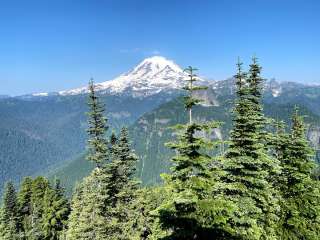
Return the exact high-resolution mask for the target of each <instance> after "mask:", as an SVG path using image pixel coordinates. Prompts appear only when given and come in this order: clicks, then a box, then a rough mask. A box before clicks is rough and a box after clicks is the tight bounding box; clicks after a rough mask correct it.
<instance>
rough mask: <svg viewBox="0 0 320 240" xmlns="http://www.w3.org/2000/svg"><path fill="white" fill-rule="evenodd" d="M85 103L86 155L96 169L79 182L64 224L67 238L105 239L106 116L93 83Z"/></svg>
mask: <svg viewBox="0 0 320 240" xmlns="http://www.w3.org/2000/svg"><path fill="white" fill-rule="evenodd" d="M88 105H89V107H90V112H89V113H88V125H89V126H88V130H87V132H88V135H89V140H88V148H89V152H88V156H87V159H88V160H89V161H93V162H95V163H96V168H95V169H94V170H93V171H92V172H91V174H90V175H89V176H88V177H86V178H85V179H84V180H83V182H82V183H81V185H80V187H79V189H78V191H77V194H75V195H74V196H73V200H72V205H71V216H70V221H69V223H68V225H69V229H68V231H67V239H70V240H72V239H88V240H91V239H92V240H100V239H107V238H108V234H107V228H106V223H107V212H106V208H107V196H108V194H107V184H108V178H107V177H108V176H107V172H106V163H107V160H108V157H110V154H109V153H108V150H109V149H108V141H107V139H106V130H107V129H108V126H107V125H106V123H107V119H106V118H105V117H104V105H103V104H102V103H101V102H100V100H99V97H98V96H97V95H96V92H95V86H94V84H93V81H92V80H91V81H90V83H89V99H88Z"/></svg>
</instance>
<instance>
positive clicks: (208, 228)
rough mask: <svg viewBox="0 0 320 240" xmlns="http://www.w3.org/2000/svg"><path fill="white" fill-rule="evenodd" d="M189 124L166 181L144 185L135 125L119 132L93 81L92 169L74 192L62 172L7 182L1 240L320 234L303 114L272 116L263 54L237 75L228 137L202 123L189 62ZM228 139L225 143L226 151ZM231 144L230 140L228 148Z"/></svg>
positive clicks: (182, 128) (175, 143) (176, 143)
mask: <svg viewBox="0 0 320 240" xmlns="http://www.w3.org/2000/svg"><path fill="white" fill-rule="evenodd" d="M185 72H186V73H187V74H188V76H189V79H187V81H186V86H185V87H184V91H185V92H186V94H185V96H184V99H183V100H184V107H185V110H186V111H185V113H184V114H186V117H187V120H188V121H187V123H179V124H177V125H175V126H172V127H171V129H172V130H173V131H174V134H171V139H170V141H169V142H168V143H167V144H166V147H168V149H172V150H173V152H174V154H173V156H172V158H171V163H172V167H171V169H170V172H168V173H164V174H161V178H162V179H163V184H160V185H157V186H153V187H143V186H142V185H141V182H140V180H139V178H138V176H139V174H137V169H136V168H137V163H138V157H137V155H136V154H135V152H134V151H133V148H132V146H131V141H132V139H130V137H129V133H128V129H127V128H126V127H123V128H122V129H121V131H120V132H119V133H115V132H113V131H112V126H109V122H108V119H107V118H106V115H107V114H106V111H108V109H106V108H105V106H104V104H103V102H102V101H101V99H100V97H99V96H98V95H97V93H96V90H95V85H94V83H93V81H90V83H89V94H88V106H89V109H90V111H89V112H88V113H87V119H88V128H87V134H88V142H87V149H86V151H87V154H86V159H87V161H89V162H90V163H91V164H93V165H94V167H93V170H92V171H91V173H90V174H89V175H88V176H86V177H85V178H84V179H83V180H82V181H81V182H79V183H78V184H77V186H76V187H75V189H74V191H73V194H72V197H71V199H70V200H69V199H68V198H67V197H66V196H65V193H64V189H63V187H62V184H61V183H60V181H59V180H58V179H54V180H53V181H49V180H48V179H46V178H45V177H41V176H39V177H35V178H30V177H26V178H25V179H24V180H23V181H22V183H21V185H20V187H19V189H16V188H15V186H14V184H13V183H12V182H8V183H7V184H6V187H5V189H4V196H3V201H2V207H1V210H0V239H10V240H11V239H26V240H29V239H32V240H36V239H39V240H40V239H48V240H49V239H50V240H58V239H59V240H61V239H68V240H73V239H74V240H75V239H77V240H81V239H89V240H90V239H92V240H94V239H97V240H99V239H123V240H124V239H128V240H129V239H163V240H169V239H204V240H205V239H243V240H246V239H249V240H251V239H252V240H282V239H284V240H286V239H290V240H291V239H297V240H300V239H301V240H304V239H307V240H317V239H320V198H319V196H320V192H319V191H320V182H319V179H318V178H317V177H316V176H317V174H316V171H317V167H316V163H315V152H314V151H313V149H312V148H311V146H310V143H309V142H308V141H307V138H306V128H305V123H304V116H303V115H302V114H301V112H300V110H299V108H298V107H297V106H291V107H292V108H293V109H292V111H291V112H292V116H291V122H290V124H287V123H285V122H282V121H278V119H272V118H270V117H266V116H265V115H264V111H263V107H262V93H263V81H264V80H263V78H262V76H261V67H260V66H259V63H258V60H257V59H256V58H253V60H252V63H251V64H250V66H249V69H248V71H244V70H243V65H242V63H241V62H240V61H239V62H238V64H237V73H236V75H235V79H236V81H235V88H236V98H235V100H234V103H233V112H232V124H231V122H230V128H231V131H230V134H229V139H226V140H221V139H212V138H210V135H211V134H212V132H214V131H215V130H216V129H217V128H218V127H220V126H221V125H222V124H223V122H221V121H215V120H213V121H199V118H198V117H197V114H199V113H198V111H197V110H196V109H197V107H196V106H197V105H199V104H200V103H201V100H199V99H198V98H197V97H196V94H195V93H196V92H199V91H203V90H204V89H205V87H204V86H199V85H197V80H198V77H197V69H195V68H193V67H188V68H187V69H185ZM221 146H223V149H221ZM224 146H225V148H224Z"/></svg>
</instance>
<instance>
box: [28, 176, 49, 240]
mask: <svg viewBox="0 0 320 240" xmlns="http://www.w3.org/2000/svg"><path fill="white" fill-rule="evenodd" d="M48 187H49V181H48V179H46V178H44V177H37V178H35V179H34V180H33V182H32V185H31V189H32V193H31V208H32V211H31V216H30V219H31V231H30V232H29V233H27V239H32V240H40V239H43V238H44V232H43V230H42V225H43V219H42V217H43V212H44V196H45V192H46V190H47V188H48Z"/></svg>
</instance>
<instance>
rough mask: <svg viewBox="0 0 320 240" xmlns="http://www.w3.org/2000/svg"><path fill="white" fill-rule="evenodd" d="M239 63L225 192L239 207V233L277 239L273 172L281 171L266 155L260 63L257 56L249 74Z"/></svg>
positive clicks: (236, 217) (254, 237)
mask: <svg viewBox="0 0 320 240" xmlns="http://www.w3.org/2000/svg"><path fill="white" fill-rule="evenodd" d="M237 66H238V73H237V75H236V76H235V78H236V87H237V88H236V89H237V90H236V94H237V99H236V103H235V107H234V119H233V122H234V125H233V130H232V131H231V141H230V146H229V149H228V151H227V153H226V162H225V169H226V171H227V174H226V175H225V178H224V180H225V182H226V183H227V185H226V186H227V187H226V190H225V194H226V197H227V198H228V199H230V200H232V201H234V202H235V203H237V204H238V207H239V212H237V214H236V216H235V219H234V223H233V227H234V228H235V229H236V231H237V232H238V233H239V237H242V238H246V239H277V234H276V229H277V222H278V211H279V207H278V200H279V196H278V193H277V192H276V191H274V189H273V186H272V181H271V180H272V179H271V176H274V175H275V174H276V172H277V171H279V166H278V162H277V160H276V159H275V158H272V157H269V156H268V155H267V151H266V147H265V146H264V143H265V141H264V138H263V131H264V125H265V119H264V117H263V113H262V106H261V96H262V92H261V91H262V78H261V77H260V71H261V67H260V66H259V65H258V63H257V60H256V58H254V59H253V63H252V64H251V65H250V71H249V74H246V73H243V71H242V63H240V62H239V63H238V65H237ZM244 236H246V237H244Z"/></svg>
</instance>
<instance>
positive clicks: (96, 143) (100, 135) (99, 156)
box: [87, 79, 108, 167]
mask: <svg viewBox="0 0 320 240" xmlns="http://www.w3.org/2000/svg"><path fill="white" fill-rule="evenodd" d="M88 105H89V108H90V112H88V113H87V115H88V129H87V132H88V135H89V140H88V150H89V154H88V155H87V159H88V160H89V161H93V162H94V163H95V164H96V166H97V167H101V166H102V165H103V164H104V163H105V162H106V160H107V158H108V156H107V153H108V147H107V146H108V144H107V141H106V138H105V133H106V131H107V129H108V126H107V119H106V117H105V116H104V111H105V110H104V105H103V104H102V103H101V102H100V100H99V97H98V96H97V93H96V91H95V85H94V83H93V80H92V79H91V80H90V82H89V96H88Z"/></svg>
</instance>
